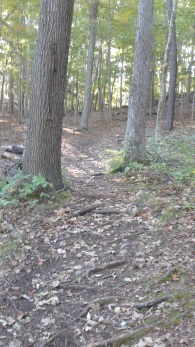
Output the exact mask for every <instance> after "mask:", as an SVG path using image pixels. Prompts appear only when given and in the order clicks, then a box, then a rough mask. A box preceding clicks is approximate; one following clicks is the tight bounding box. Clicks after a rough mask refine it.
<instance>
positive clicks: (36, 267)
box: [0, 113, 195, 347]
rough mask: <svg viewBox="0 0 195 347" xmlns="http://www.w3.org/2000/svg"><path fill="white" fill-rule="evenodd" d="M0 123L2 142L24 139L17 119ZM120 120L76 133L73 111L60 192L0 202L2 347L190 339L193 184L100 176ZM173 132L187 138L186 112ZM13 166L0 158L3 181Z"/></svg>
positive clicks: (157, 345) (120, 130)
mask: <svg viewBox="0 0 195 347" xmlns="http://www.w3.org/2000/svg"><path fill="white" fill-rule="evenodd" d="M0 122H1V123H0V125H1V128H0V132H1V134H0V135H1V144H4V145H5V144H6V145H7V144H13V143H17V144H23V143H24V140H25V125H24V124H18V123H17V122H16V121H15V120H14V119H13V118H9V117H5V116H2V117H1V118H0ZM125 124H126V117H125V114H124V113H121V114H120V113H119V114H117V115H115V116H113V119H112V121H110V120H109V119H107V118H106V117H105V118H102V117H101V116H100V115H99V114H93V116H92V117H91V119H90V129H89V131H88V132H82V133H81V132H79V131H75V128H76V127H77V126H78V125H79V117H78V118H77V119H76V124H74V121H73V118H71V117H67V118H66V119H65V121H64V128H63V145H62V163H63V168H64V169H65V170H66V173H65V174H66V179H67V180H68V182H69V183H70V188H69V190H67V192H66V193H65V194H64V196H63V195H62V194H60V193H59V197H58V196H57V197H56V198H55V199H51V200H49V201H48V200H46V201H44V202H42V201H37V202H36V204H32V203H31V202H30V201H27V202H25V203H21V204H19V205H18V206H14V207H13V206H7V207H4V208H2V209H1V211H0V264H1V266H0V346H2V347H21V346H22V347H31V346H34V347H45V346H48V347H54V346H55V347H64V346H71V347H74V346H75V347H76V346H77V347H96V346H99V347H100V346H102V347H103V346H110V347H111V346H112V347H119V346H121V347H122V346H123V347H125V346H134V347H147V346H153V347H168V346H172V347H179V346H181V347H184V346H187V347H193V346H195V310H194V308H195V264H194V256H195V212H194V209H185V208H184V203H185V201H186V194H190V196H191V198H192V199H194V202H195V189H194V186H191V185H190V184H189V183H187V184H181V183H180V182H175V181H174V180H172V179H171V178H170V177H164V176H163V175H160V174H159V176H158V175H155V176H154V175H150V174H148V176H147V177H146V176H144V177H143V175H142V172H136V173H135V175H133V174H132V175H128V176H125V175H124V174H122V173H118V174H115V175H109V174H107V168H108V162H109V160H110V158H111V157H112V156H113V153H112V152H111V150H119V149H120V148H122V146H123V138H124V131H125ZM147 131H148V135H149V136H151V135H152V134H153V132H154V119H152V120H151V119H148V124H147ZM182 131H185V133H189V134H194V127H193V126H192V125H190V121H189V120H188V119H187V118H186V119H185V120H183V121H181V120H178V121H176V122H175V130H174V132H173V136H176V137H178V136H180V135H181V133H182ZM192 160H194V159H192ZM11 165H12V164H10V161H8V160H5V159H3V158H1V159H0V175H1V177H3V175H5V174H6V173H7V170H8V169H9V167H10V166H11ZM143 182H144V184H143ZM170 206H172V207H173V211H174V213H172V214H170V216H169V217H168V218H166V219H163V218H162V215H164V214H163V213H164V212H165V211H166V208H167V207H170ZM176 206H177V207H176ZM86 208H87V209H88V212H87V211H86V210H85V209H86Z"/></svg>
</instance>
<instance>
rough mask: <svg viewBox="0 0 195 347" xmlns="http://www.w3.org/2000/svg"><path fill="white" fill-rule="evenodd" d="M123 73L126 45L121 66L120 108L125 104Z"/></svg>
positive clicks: (122, 53) (122, 52)
mask: <svg viewBox="0 0 195 347" xmlns="http://www.w3.org/2000/svg"><path fill="white" fill-rule="evenodd" d="M123 73H124V45H123V46H122V51H121V68H120V99H119V100H120V101H119V103H120V106H119V107H120V108H122V106H123Z"/></svg>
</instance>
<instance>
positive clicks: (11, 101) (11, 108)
mask: <svg viewBox="0 0 195 347" xmlns="http://www.w3.org/2000/svg"><path fill="white" fill-rule="evenodd" d="M13 88H14V79H13V72H12V68H10V70H9V114H10V116H12V115H13V114H14V92H13Z"/></svg>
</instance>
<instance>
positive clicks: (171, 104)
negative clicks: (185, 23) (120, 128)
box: [165, 0, 177, 131]
mask: <svg viewBox="0 0 195 347" xmlns="http://www.w3.org/2000/svg"><path fill="white" fill-rule="evenodd" d="M166 4H167V13H168V18H169V22H170V21H171V13H172V10H173V1H172V0H167V2H166ZM171 30H172V31H171V35H172V38H171V56H170V78H169V93H168V102H167V114H166V124H165V130H168V131H171V130H172V129H173V120H174V111H175V90H176V79H177V37H176V25H175V20H174V21H173V26H172V28H171Z"/></svg>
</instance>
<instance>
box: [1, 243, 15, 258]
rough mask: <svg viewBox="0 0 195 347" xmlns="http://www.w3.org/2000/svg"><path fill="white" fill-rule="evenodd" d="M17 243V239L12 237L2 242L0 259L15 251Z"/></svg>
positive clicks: (9, 255)
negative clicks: (8, 240)
mask: <svg viewBox="0 0 195 347" xmlns="http://www.w3.org/2000/svg"><path fill="white" fill-rule="evenodd" d="M18 244H19V239H14V240H12V241H10V242H8V243H4V244H2V245H1V247H0V260H1V259H5V258H9V257H11V256H12V254H13V253H14V252H15V251H16V249H17V247H18Z"/></svg>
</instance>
